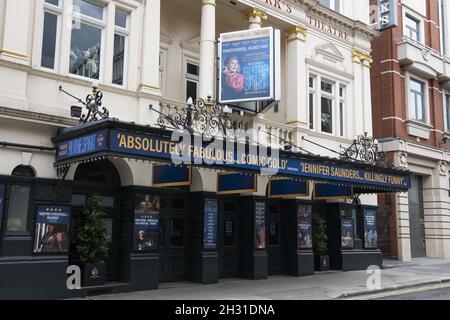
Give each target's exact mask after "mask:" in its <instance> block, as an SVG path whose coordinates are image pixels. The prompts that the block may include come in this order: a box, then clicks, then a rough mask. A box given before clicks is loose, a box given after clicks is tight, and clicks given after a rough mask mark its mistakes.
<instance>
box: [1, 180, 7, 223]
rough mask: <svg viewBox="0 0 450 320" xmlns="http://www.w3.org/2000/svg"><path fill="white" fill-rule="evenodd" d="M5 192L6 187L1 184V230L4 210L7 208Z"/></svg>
mask: <svg viewBox="0 0 450 320" xmlns="http://www.w3.org/2000/svg"><path fill="white" fill-rule="evenodd" d="M5 191H6V186H5V185H4V184H0V230H1V228H2V219H3V209H4V207H5Z"/></svg>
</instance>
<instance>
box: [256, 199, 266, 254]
mask: <svg viewBox="0 0 450 320" xmlns="http://www.w3.org/2000/svg"><path fill="white" fill-rule="evenodd" d="M265 248H266V203H265V202H259V201H257V202H255V249H265Z"/></svg>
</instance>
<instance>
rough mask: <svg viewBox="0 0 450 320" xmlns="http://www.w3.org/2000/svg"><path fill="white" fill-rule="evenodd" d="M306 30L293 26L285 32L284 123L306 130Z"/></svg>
mask: <svg viewBox="0 0 450 320" xmlns="http://www.w3.org/2000/svg"><path fill="white" fill-rule="evenodd" d="M306 36H307V29H306V28H305V27H304V26H294V27H292V28H290V29H288V31H287V37H288V38H287V68H286V86H287V90H286V122H287V124H289V125H292V126H294V127H304V128H308V112H309V108H308V103H307V102H308V94H307V92H308V84H307V72H306V62H305V58H306V57H305V52H306V50H305V42H306Z"/></svg>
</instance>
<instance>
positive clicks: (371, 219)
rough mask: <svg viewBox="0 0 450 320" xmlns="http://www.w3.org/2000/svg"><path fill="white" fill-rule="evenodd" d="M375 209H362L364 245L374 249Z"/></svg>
mask: <svg viewBox="0 0 450 320" xmlns="http://www.w3.org/2000/svg"><path fill="white" fill-rule="evenodd" d="M377 226H378V224H377V212H376V210H368V209H366V210H364V246H365V248H366V249H376V248H377V247H378V230H377Z"/></svg>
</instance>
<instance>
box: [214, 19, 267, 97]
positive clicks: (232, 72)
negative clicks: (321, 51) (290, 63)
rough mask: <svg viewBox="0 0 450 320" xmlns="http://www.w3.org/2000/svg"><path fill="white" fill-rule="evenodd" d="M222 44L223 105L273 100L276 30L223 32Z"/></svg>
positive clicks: (221, 83) (220, 52)
mask: <svg viewBox="0 0 450 320" xmlns="http://www.w3.org/2000/svg"><path fill="white" fill-rule="evenodd" d="M219 43H220V46H219V55H220V61H221V72H220V76H219V83H220V86H219V87H220V93H219V95H220V98H219V99H220V102H221V103H231V102H235V103H238V102H245V101H257V100H273V99H274V90H275V88H274V76H275V75H274V51H275V50H274V30H273V28H261V29H254V30H244V31H237V32H230V33H223V34H221V35H220V40H219Z"/></svg>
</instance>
